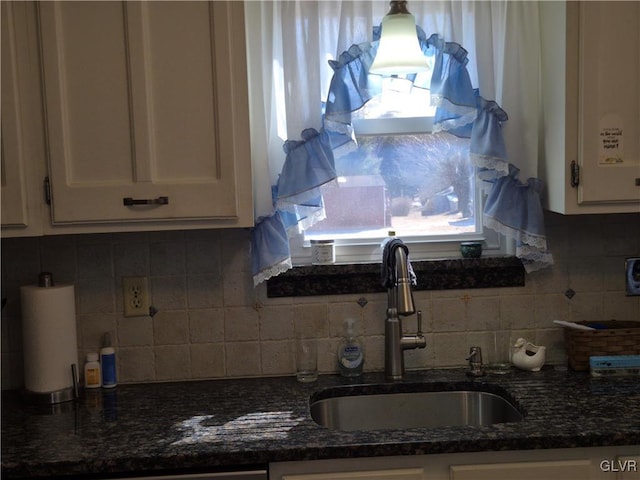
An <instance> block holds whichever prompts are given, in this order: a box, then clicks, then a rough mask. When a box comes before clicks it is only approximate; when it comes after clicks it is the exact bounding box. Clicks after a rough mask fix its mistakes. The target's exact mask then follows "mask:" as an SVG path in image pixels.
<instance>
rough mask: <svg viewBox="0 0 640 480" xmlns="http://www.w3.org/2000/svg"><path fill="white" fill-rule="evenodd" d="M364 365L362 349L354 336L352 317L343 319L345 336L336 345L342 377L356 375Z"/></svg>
mask: <svg viewBox="0 0 640 480" xmlns="http://www.w3.org/2000/svg"><path fill="white" fill-rule="evenodd" d="M363 367H364V350H363V348H362V344H361V343H360V342H359V341H358V339H357V338H356V334H355V332H354V321H353V319H347V320H345V336H344V339H343V340H342V342H341V343H340V346H339V347H338V368H339V369H340V375H342V376H343V377H358V376H360V375H362V369H363Z"/></svg>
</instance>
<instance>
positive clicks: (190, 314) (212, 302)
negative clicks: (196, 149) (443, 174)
mask: <svg viewBox="0 0 640 480" xmlns="http://www.w3.org/2000/svg"><path fill="white" fill-rule="evenodd" d="M547 230H548V232H547V233H548V238H549V247H550V249H551V251H552V253H553V254H554V257H555V262H556V263H555V265H554V267H553V268H551V269H547V270H544V271H541V272H536V273H533V274H530V275H528V276H527V279H526V285H525V286H524V287H512V288H487V289H472V290H441V291H419V292H415V300H416V304H417V307H418V308H419V309H421V310H422V311H423V314H424V320H425V324H426V325H425V327H426V328H424V330H425V331H426V337H427V348H426V349H425V350H413V351H408V352H406V354H405V359H406V366H407V368H429V367H436V366H439V367H440V366H456V365H462V364H464V363H465V360H464V359H465V356H466V354H467V353H468V349H469V346H470V345H472V344H474V345H480V346H483V354H484V357H485V360H486V361H488V360H490V357H491V350H492V348H491V345H492V342H493V338H494V332H496V331H498V332H502V333H505V334H506V335H507V336H509V337H510V338H511V340H515V338H517V337H519V336H523V337H525V338H527V339H528V340H531V341H533V342H534V343H537V344H541V345H546V346H547V351H548V363H554V364H564V363H565V362H566V359H565V353H564V347H563V340H562V330H561V329H560V328H557V327H554V325H553V324H552V320H554V319H561V320H571V321H580V320H599V319H611V318H616V319H620V320H640V297H627V296H626V295H625V283H624V271H623V265H624V259H625V257H629V256H640V215H638V214H627V215H600V216H596V215H586V216H561V215H556V214H550V213H548V214H547ZM249 256H250V252H249V231H248V230H246V229H232V230H203V231H171V232H146V233H114V234H100V235H65V236H50V237H42V238H18V239H2V297H3V299H4V298H6V299H7V302H6V306H5V307H4V308H3V311H2V388H3V389H10V388H19V387H21V386H22V382H23V378H22V377H23V373H22V370H23V367H22V365H23V360H22V346H21V345H22V334H21V324H20V298H19V286H20V285H26V284H33V283H35V282H36V279H37V275H38V273H39V272H40V271H50V272H53V274H54V277H55V280H56V282H57V283H72V284H74V285H75V290H76V317H77V335H78V355H79V360H80V361H81V363H83V362H84V358H85V355H86V353H88V352H92V351H96V350H97V348H98V347H99V344H100V339H101V336H102V335H103V334H104V333H105V332H110V334H111V338H112V339H113V343H114V344H115V346H116V348H117V357H118V374H119V381H120V382H122V383H131V382H149V381H171V380H187V379H205V378H221V377H253V376H272V375H292V374H293V373H294V359H293V349H292V342H293V338H294V331H295V330H296V329H302V328H304V329H313V330H314V331H315V333H316V336H317V337H318V338H319V341H320V345H321V346H320V348H319V351H320V352H321V354H320V358H319V369H320V371H321V372H325V373H326V372H336V371H337V366H336V360H335V355H336V350H337V345H338V343H339V341H340V337H341V335H342V332H343V321H344V319H346V318H354V319H356V321H357V325H358V328H359V332H360V334H361V335H362V336H363V339H364V344H365V352H366V362H365V370H367V371H373V370H382V369H383V368H384V358H383V357H384V352H383V349H384V344H383V334H384V317H385V309H386V294H384V293H379V294H378V293H376V294H350V295H332V296H313V297H296V298H267V297H266V288H265V286H264V285H260V286H259V287H258V288H254V287H253V282H252V279H251V273H250V261H249ZM125 276H146V277H148V278H149V287H150V293H151V304H152V305H153V307H154V308H155V309H156V310H157V313H156V314H155V315H154V316H153V317H150V316H146V317H134V318H125V317H124V308H123V299H122V277H125ZM569 289H571V290H573V291H574V292H575V295H574V296H573V297H572V298H568V296H566V295H565V293H566V292H567V290H569ZM363 299H364V300H366V303H365V302H363V301H362V300H363ZM359 300H360V303H359V302H358V301H359ZM361 304H364V306H361ZM404 327H405V329H406V330H407V331H413V330H415V328H416V320H415V316H413V317H409V318H407V319H406V320H404ZM62 334H63V332H61V335H62Z"/></svg>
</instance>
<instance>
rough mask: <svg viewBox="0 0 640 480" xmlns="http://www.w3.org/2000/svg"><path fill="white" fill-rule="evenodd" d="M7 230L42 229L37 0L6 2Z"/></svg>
mask: <svg viewBox="0 0 640 480" xmlns="http://www.w3.org/2000/svg"><path fill="white" fill-rule="evenodd" d="M0 18H1V21H2V26H1V27H0V31H1V33H2V40H1V48H2V54H1V56H0V58H1V59H2V69H1V70H2V82H1V84H2V109H1V110H2V140H1V143H0V165H1V172H0V175H1V186H0V193H1V196H2V199H1V201H0V204H1V206H2V215H1V218H2V236H3V237H23V236H34V235H42V232H43V229H42V218H41V213H42V210H41V206H42V205H44V194H43V192H44V189H43V178H44V166H45V161H44V149H43V143H44V142H43V141H42V133H41V132H42V98H41V93H40V91H41V83H40V65H39V62H38V39H37V32H36V29H35V21H34V20H35V5H34V4H33V3H32V2H2V14H1V15H0Z"/></svg>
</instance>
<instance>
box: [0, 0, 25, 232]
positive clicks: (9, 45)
mask: <svg viewBox="0 0 640 480" xmlns="http://www.w3.org/2000/svg"><path fill="white" fill-rule="evenodd" d="M1 17H2V18H1V19H2V27H1V28H2V30H1V32H2V45H1V47H2V142H1V147H2V148H1V149H0V162H1V167H2V170H1V176H2V177H1V178H2V184H1V185H2V187H1V188H0V192H2V226H3V227H5V226H8V227H27V220H28V217H27V189H26V183H25V182H26V178H25V177H26V171H25V167H26V162H25V156H24V149H23V148H22V145H23V144H22V119H21V115H20V97H19V94H18V93H19V92H18V86H19V81H18V78H17V75H18V65H17V60H18V55H17V51H16V49H17V47H16V37H15V28H14V24H13V21H11V20H12V18H13V5H12V4H11V3H7V2H2V15H1Z"/></svg>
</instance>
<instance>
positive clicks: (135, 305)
mask: <svg viewBox="0 0 640 480" xmlns="http://www.w3.org/2000/svg"><path fill="white" fill-rule="evenodd" d="M122 298H123V302H124V316H125V317H145V316H147V315H149V286H148V282H147V277H123V278H122Z"/></svg>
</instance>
